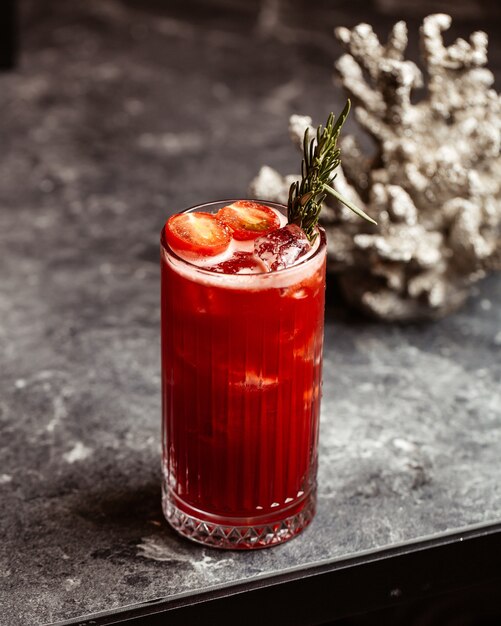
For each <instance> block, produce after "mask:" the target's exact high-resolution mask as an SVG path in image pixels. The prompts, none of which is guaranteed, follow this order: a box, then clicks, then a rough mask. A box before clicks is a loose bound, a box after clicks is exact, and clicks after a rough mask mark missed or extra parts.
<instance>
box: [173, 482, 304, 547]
mask: <svg viewBox="0 0 501 626" xmlns="http://www.w3.org/2000/svg"><path fill="white" fill-rule="evenodd" d="M162 507H163V511H164V515H165V517H166V519H167V521H168V522H169V524H170V525H171V526H172V528H174V530H176V531H177V532H178V533H179V534H180V535H182V536H183V537H187V538H188V539H191V540H192V541H195V542H197V543H201V544H204V545H206V546H211V547H213V548H223V549H226V550H255V549H257V548H268V547H270V546H274V545H277V544H279V543H283V542H284V541H288V540H289V539H292V538H293V537H295V536H296V535H297V534H298V533H300V532H301V531H302V530H303V528H305V527H306V526H308V524H309V523H310V522H311V520H312V519H313V517H314V515H315V509H316V493H315V492H312V493H311V494H310V496H309V497H308V498H307V499H306V500H305V501H304V505H303V507H302V509H301V510H300V511H296V512H295V513H294V515H290V516H289V517H284V518H283V519H278V520H273V521H272V522H270V521H267V522H266V523H263V521H262V518H261V523H259V518H256V519H252V518H245V520H242V524H240V523H238V520H235V518H232V520H231V525H228V523H224V522H222V523H218V522H217V521H215V517H216V516H214V515H210V516H208V517H210V518H211V521H207V520H203V519H200V517H202V516H203V514H200V517H195V516H193V515H190V514H188V513H186V512H185V511H182V510H181V509H180V508H179V506H177V505H176V503H175V502H174V499H173V498H172V497H171V496H170V494H169V492H168V489H166V488H165V486H164V489H163V497H162ZM244 522H245V523H244Z"/></svg>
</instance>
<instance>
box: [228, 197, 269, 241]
mask: <svg viewBox="0 0 501 626" xmlns="http://www.w3.org/2000/svg"><path fill="white" fill-rule="evenodd" d="M216 215H217V218H218V219H219V220H221V222H223V223H224V224H226V225H227V226H228V227H229V228H231V230H232V231H233V237H234V238H235V239H238V240H239V241H246V240H250V239H256V238H257V237H261V236H262V235H266V234H267V233H269V232H271V231H272V230H275V229H276V228H279V227H280V220H279V218H278V215H277V214H276V213H275V212H274V211H272V210H271V209H270V208H269V207H267V206H265V205H264V204H259V203H257V202H252V201H251V200H237V202H234V203H233V204H229V205H228V206H225V207H224V208H222V209H220V210H219V211H218V212H217V214H216Z"/></svg>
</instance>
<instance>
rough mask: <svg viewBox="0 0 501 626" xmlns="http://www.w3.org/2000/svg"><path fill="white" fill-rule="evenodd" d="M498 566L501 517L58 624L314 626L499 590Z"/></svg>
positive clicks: (499, 569) (61, 625)
mask: <svg viewBox="0 0 501 626" xmlns="http://www.w3.org/2000/svg"><path fill="white" fill-rule="evenodd" d="M272 549H273V548H272ZM500 563H501V521H500V522H498V523H494V524H489V525H485V524H477V525H475V526H469V527H467V528H465V529H463V530H460V531H458V530H456V531H453V532H446V533H442V534H440V535H434V536H430V537H423V538H420V539H419V540H414V541H409V542H405V543H401V544H398V545H393V546H391V547H386V548H381V549H378V550H371V551H366V552H361V553H357V554H355V555H351V556H350V555H345V556H343V557H340V558H337V559H332V560H329V561H321V562H319V563H312V564H309V565H308V566H307V567H304V566H298V567H294V568H290V569H287V570H285V571H284V570H282V571H281V572H280V573H275V574H269V575H258V576H255V577H253V578H249V579H245V580H240V581H236V582H234V583H230V584H221V585H217V586H213V587H211V588H210V589H205V590H203V591H199V592H197V591H190V592H184V593H180V594H176V595H172V596H169V597H165V598H156V599H153V600H150V601H147V602H143V603H140V604H134V605H130V606H123V607H118V608H116V609H113V610H109V611H105V612H100V613H96V614H92V615H87V616H82V617H78V618H74V619H70V620H66V621H60V622H55V623H53V626H70V625H78V626H91V625H92V626H104V625H108V624H122V623H126V624H131V625H134V626H136V625H141V624H143V625H144V624H148V625H151V626H156V625H160V624H162V625H167V626H170V625H172V626H178V625H193V624H204V625H210V624H217V625H218V626H225V625H226V624H228V626H229V625H234V624H236V623H238V624H239V626H244V625H245V624H260V625H263V624H273V626H281V625H284V626H286V625H290V624H294V626H302V625H305V626H306V625H308V626H311V625H314V624H322V623H325V622H328V621H332V620H335V619H339V618H342V617H346V616H348V615H354V614H357V613H363V612H368V611H373V610H376V609H380V608H384V607H388V606H392V605H395V604H398V603H401V602H408V601H409V600H414V599H420V598H425V597H428V596H435V595H440V594H442V593H446V592H449V591H457V590H460V589H462V588H470V587H472V586H475V585H481V584H485V583H490V582H492V581H495V580H497V579H499V580H500V588H501V567H500ZM263 607H266V610H264V608H263Z"/></svg>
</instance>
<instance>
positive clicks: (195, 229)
mask: <svg viewBox="0 0 501 626" xmlns="http://www.w3.org/2000/svg"><path fill="white" fill-rule="evenodd" d="M165 235H166V237H167V242H168V244H169V246H171V248H173V249H174V250H182V251H183V252H188V253H191V254H195V255H204V256H215V255H216V254H220V253H221V252H224V251H225V250H226V249H227V248H228V246H229V245H230V241H231V232H230V230H229V228H227V226H225V225H224V224H223V223H222V222H220V221H219V220H218V219H217V218H216V217H215V215H212V214H211V213H203V212H199V213H176V215H173V216H172V217H170V218H169V219H168V220H167V224H166V228H165Z"/></svg>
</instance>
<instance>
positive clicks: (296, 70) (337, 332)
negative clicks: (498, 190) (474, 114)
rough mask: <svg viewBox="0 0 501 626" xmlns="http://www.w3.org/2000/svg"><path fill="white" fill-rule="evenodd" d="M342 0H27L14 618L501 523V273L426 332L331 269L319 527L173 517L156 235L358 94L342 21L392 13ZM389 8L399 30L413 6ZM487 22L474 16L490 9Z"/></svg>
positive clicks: (4, 311) (12, 485) (10, 482)
mask: <svg viewBox="0 0 501 626" xmlns="http://www.w3.org/2000/svg"><path fill="white" fill-rule="evenodd" d="M330 4H331V3H329V2H327V1H324V2H318V4H317V5H315V6H316V8H315V10H314V11H313V12H308V11H307V10H306V6H307V5H306V3H305V2H299V1H298V2H296V3H294V4H293V3H290V4H289V5H287V6H288V7H292V6H295V9H294V11H293V10H292V8H289V9H287V10H286V11H285V12H284V13H283V14H282V15H281V16H280V15H279V16H278V18H277V19H275V17H277V16H276V14H275V13H274V8H273V7H274V6H276V3H274V2H273V1H271V0H270V2H268V3H263V5H261V8H260V7H259V5H257V4H255V5H253V4H251V3H245V2H242V3H238V2H223V0H218V1H216V0H214V1H213V2H211V3H209V2H202V1H200V2H198V3H195V2H193V1H191V2H183V3H181V2H179V3H169V8H168V9H166V8H165V5H166V3H161V2H153V1H152V0H151V1H148V2H143V3H139V2H128V3H126V4H121V3H119V2H117V1H111V0H108V1H106V2H104V1H101V0H85V1H84V0H78V1H75V2H71V3H68V2H63V1H62V0H60V1H51V2H50V3H49V2H46V3H38V2H35V0H32V1H31V2H30V3H25V4H24V5H23V20H22V23H23V38H22V47H23V54H22V58H21V67H20V69H19V71H18V72H16V73H14V74H9V75H7V74H4V75H0V145H1V150H2V158H1V160H0V261H1V265H0V271H1V275H0V278H1V280H0V354H1V361H0V368H1V380H0V384H1V388H0V499H1V506H0V537H1V541H0V605H1V609H0V613H1V615H2V618H1V619H2V620H4V621H3V622H2V623H6V624H9V626H10V625H16V624H44V623H49V622H53V621H57V620H63V619H68V618H70V617H75V616H78V615H84V614H89V613H92V612H96V611H102V610H105V609H111V608H114V607H119V606H121V605H125V604H132V603H137V602H141V601H145V600H148V599H152V598H157V597H161V596H168V595H171V594H174V593H177V592H182V591H186V590H194V589H200V588H204V587H207V586H209V585H212V584H216V583H224V582H231V581H235V580H240V579H245V578H248V577H251V576H255V575H260V574H270V573H272V572H275V571H280V570H282V569H285V568H289V567H292V566H297V565H301V564H308V563H311V562H314V561H319V560H324V559H331V558H336V557H342V556H344V555H348V554H353V553H357V552H359V551H362V550H374V549H377V548H379V547H382V546H386V545H391V544H395V543H398V542H401V541H411V540H416V539H418V538H420V537H423V536H426V535H430V534H436V533H442V532H445V531H450V530H454V529H458V528H462V527H466V526H468V525H471V524H476V523H485V524H487V523H491V522H494V521H498V520H499V519H500V518H501V464H500V463H499V458H500V454H501V444H500V441H501V438H500V435H501V414H500V407H501V389H500V385H499V382H500V380H501V359H500V350H501V328H500V315H499V306H500V304H501V283H500V281H499V279H498V278H496V277H492V278H490V279H489V280H487V281H485V282H484V283H482V284H481V285H480V286H479V287H478V288H477V291H476V295H475V298H474V299H473V300H472V301H470V302H469V303H468V304H467V306H466V307H465V308H464V309H463V310H462V311H460V312H459V313H457V314H456V315H454V316H452V317H450V318H449V319H447V320H443V321H441V322H439V323H436V324H433V325H426V326H410V327H401V326H382V325H377V324H375V323H372V322H367V321H364V320H362V319H360V318H358V317H356V316H354V315H353V314H351V313H350V312H348V311H346V310H345V309H344V308H343V307H342V305H341V303H339V302H338V300H337V297H336V294H335V289H333V285H331V289H332V291H331V296H330V300H331V302H330V304H329V306H328V310H327V320H326V321H327V326H326V354H325V385H324V403H323V414H322V432H321V465H320V474H319V479H320V500H319V511H318V515H317V518H316V520H315V521H314V523H313V524H312V526H311V527H310V528H309V529H308V530H307V531H306V532H305V533H304V534H303V535H302V536H300V537H298V538H297V539H295V540H294V541H292V542H290V543H289V544H286V545H284V546H281V547H277V548H274V549H272V550H268V551H260V552H257V553H247V554H233V553H224V552H215V551H211V550H209V549H204V548H202V547H197V546H195V545H191V544H189V543H187V542H185V541H183V540H181V539H178V538H177V537H176V536H175V535H174V534H173V532H171V531H170V530H169V529H168V528H167V526H166V524H165V523H164V521H163V520H162V514H161V510H160V472H159V440H160V437H159V432H160V394H159V383H160V375H159V329H158V325H159V309H158V278H159V277H158V233H159V230H160V228H161V226H162V224H163V222H164V220H165V218H166V216H167V215H168V214H169V213H171V212H172V211H174V210H178V209H181V208H184V207H185V206H188V205H190V204H193V203H196V202H199V201H204V200H209V199H214V198H218V197H221V196H223V197H224V196H226V197H228V196H241V195H245V189H246V186H247V183H248V181H249V180H250V179H251V178H252V176H253V175H254V174H255V173H256V171H257V169H258V167H259V166H260V165H261V164H262V163H263V162H268V163H269V164H270V165H272V166H274V167H276V168H278V169H280V170H282V171H284V172H286V171H291V170H293V169H295V165H294V164H295V163H296V162H297V155H296V154H295V153H294V152H293V151H292V150H291V147H290V143H289V140H288V137H287V131H286V126H287V117H288V115H289V114H290V113H292V112H303V113H310V114H312V115H313V116H314V119H315V120H316V121H321V120H322V119H324V118H325V117H326V114H327V113H328V111H329V110H331V108H334V109H335V110H339V107H340V106H341V103H342V100H343V96H342V94H341V93H340V91H339V90H338V89H336V88H334V87H332V85H331V71H332V70H331V67H332V60H333V58H334V55H336V54H337V53H338V52H339V50H338V48H337V47H336V44H335V42H334V40H333V38H331V35H330V33H331V28H332V27H333V26H334V25H338V24H347V25H352V24H354V23H356V22H358V21H360V20H361V19H365V20H367V21H373V20H374V19H376V17H377V16H376V14H375V13H374V7H372V5H370V4H369V3H365V4H364V5H357V4H356V3H353V2H349V3H348V2H345V3H343V2H341V3H337V5H336V6H337V8H336V9H332V8H331V7H330ZM429 4H430V2H428V3H427V5H426V7H425V9H424V10H430V7H429V6H428V5H429ZM444 4H447V3H444V2H442V3H440V5H441V7H440V8H443V7H442V5H444ZM449 4H450V3H449ZM468 4H469V3H468ZM471 4H473V3H471ZM487 4H488V3H484V5H483V6H487ZM375 6H376V8H379V9H381V11H382V13H381V16H380V17H377V22H378V29H379V30H380V31H381V32H384V31H385V30H387V29H388V27H389V25H390V24H391V23H392V22H393V21H394V20H395V19H398V18H399V17H401V14H398V13H397V11H396V9H395V3H392V2H389V1H388V0H384V1H383V0H381V1H380V2H377V3H375ZM465 6H466V5H465ZM162 7H163V8H162ZM418 17H419V15H416V12H415V9H413V12H412V15H411V20H410V22H411V25H415V24H417V18H418ZM458 17H461V15H458ZM468 19H469V20H470V21H468V22H467V23H466V24H465V23H463V22H461V21H459V22H458V24H457V25H456V29H457V31H458V32H459V31H460V32H461V33H462V34H468V33H469V31H470V30H472V29H473V28H475V27H477V26H479V25H480V26H489V23H487V24H486V23H485V22H486V15H484V16H483V18H482V19H483V20H484V23H482V21H481V20H480V21H476V22H475V21H474V20H473V19H472V18H471V14H468ZM498 26H499V12H498V13H495V12H493V13H492V16H491V20H490V28H491V29H492V32H495V30H496V29H497V28H498ZM412 46H414V48H415V40H413V43H412ZM412 46H411V47H412ZM499 46H500V43H499V41H493V43H492V46H491V49H492V50H493V64H492V65H493V66H494V69H495V70H496V71H499V61H500V59H501V54H500V50H499ZM496 63H497V65H496Z"/></svg>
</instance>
